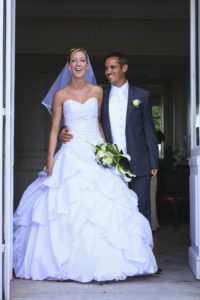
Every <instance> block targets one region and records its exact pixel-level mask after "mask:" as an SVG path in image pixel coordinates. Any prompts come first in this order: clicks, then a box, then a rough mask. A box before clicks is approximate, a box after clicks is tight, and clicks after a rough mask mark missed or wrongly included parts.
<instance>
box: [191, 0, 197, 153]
mask: <svg viewBox="0 0 200 300" xmlns="http://www.w3.org/2000/svg"><path fill="white" fill-rule="evenodd" d="M195 22H196V5H195V0H190V101H191V108H190V109H191V110H190V118H191V149H193V148H195V147H196V26H195V25H196V24H195Z"/></svg>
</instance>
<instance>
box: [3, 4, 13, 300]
mask: <svg viewBox="0 0 200 300" xmlns="http://www.w3.org/2000/svg"><path fill="white" fill-rule="evenodd" d="M14 63H15V0H7V1H6V65H5V83H6V84H5V108H6V115H5V118H6V123H5V154H4V155H5V168H4V170H5V173H4V191H5V197H4V201H5V202H4V207H5V209H4V220H5V222H4V237H5V259H4V289H5V291H4V292H5V299H10V279H11V278H12V241H13V225H12V224H13V167H14V155H13V154H14V74H15V65H14Z"/></svg>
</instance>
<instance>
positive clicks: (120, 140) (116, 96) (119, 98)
mask: <svg viewBox="0 0 200 300" xmlns="http://www.w3.org/2000/svg"><path fill="white" fill-rule="evenodd" d="M128 87H129V85H128V81H127V82H126V83H125V84H123V85H122V86H121V87H119V88H118V87H116V86H114V85H111V91H110V98H109V117H110V125H111V133H112V139H113V143H114V144H117V146H118V148H119V150H122V151H123V153H124V154H126V153H127V148H126V134H125V128H126V112H127V104H128Z"/></svg>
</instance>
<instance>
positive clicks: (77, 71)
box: [69, 51, 88, 78]
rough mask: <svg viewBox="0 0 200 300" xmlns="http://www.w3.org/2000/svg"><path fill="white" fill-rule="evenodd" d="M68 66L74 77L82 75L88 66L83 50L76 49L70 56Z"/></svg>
mask: <svg viewBox="0 0 200 300" xmlns="http://www.w3.org/2000/svg"><path fill="white" fill-rule="evenodd" d="M69 68H70V70H71V72H72V75H73V76H74V77H79V78H81V77H83V76H85V72H86V70H87V68H88V62H87V58H86V55H85V53H84V52H82V51H77V52H75V53H74V54H72V56H71V58H70V63H69Z"/></svg>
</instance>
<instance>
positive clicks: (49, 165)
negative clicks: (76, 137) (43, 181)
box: [46, 158, 54, 176]
mask: <svg viewBox="0 0 200 300" xmlns="http://www.w3.org/2000/svg"><path fill="white" fill-rule="evenodd" d="M53 165H54V160H53V158H48V159H47V166H46V171H47V175H48V176H50V175H51V173H52V170H53Z"/></svg>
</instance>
